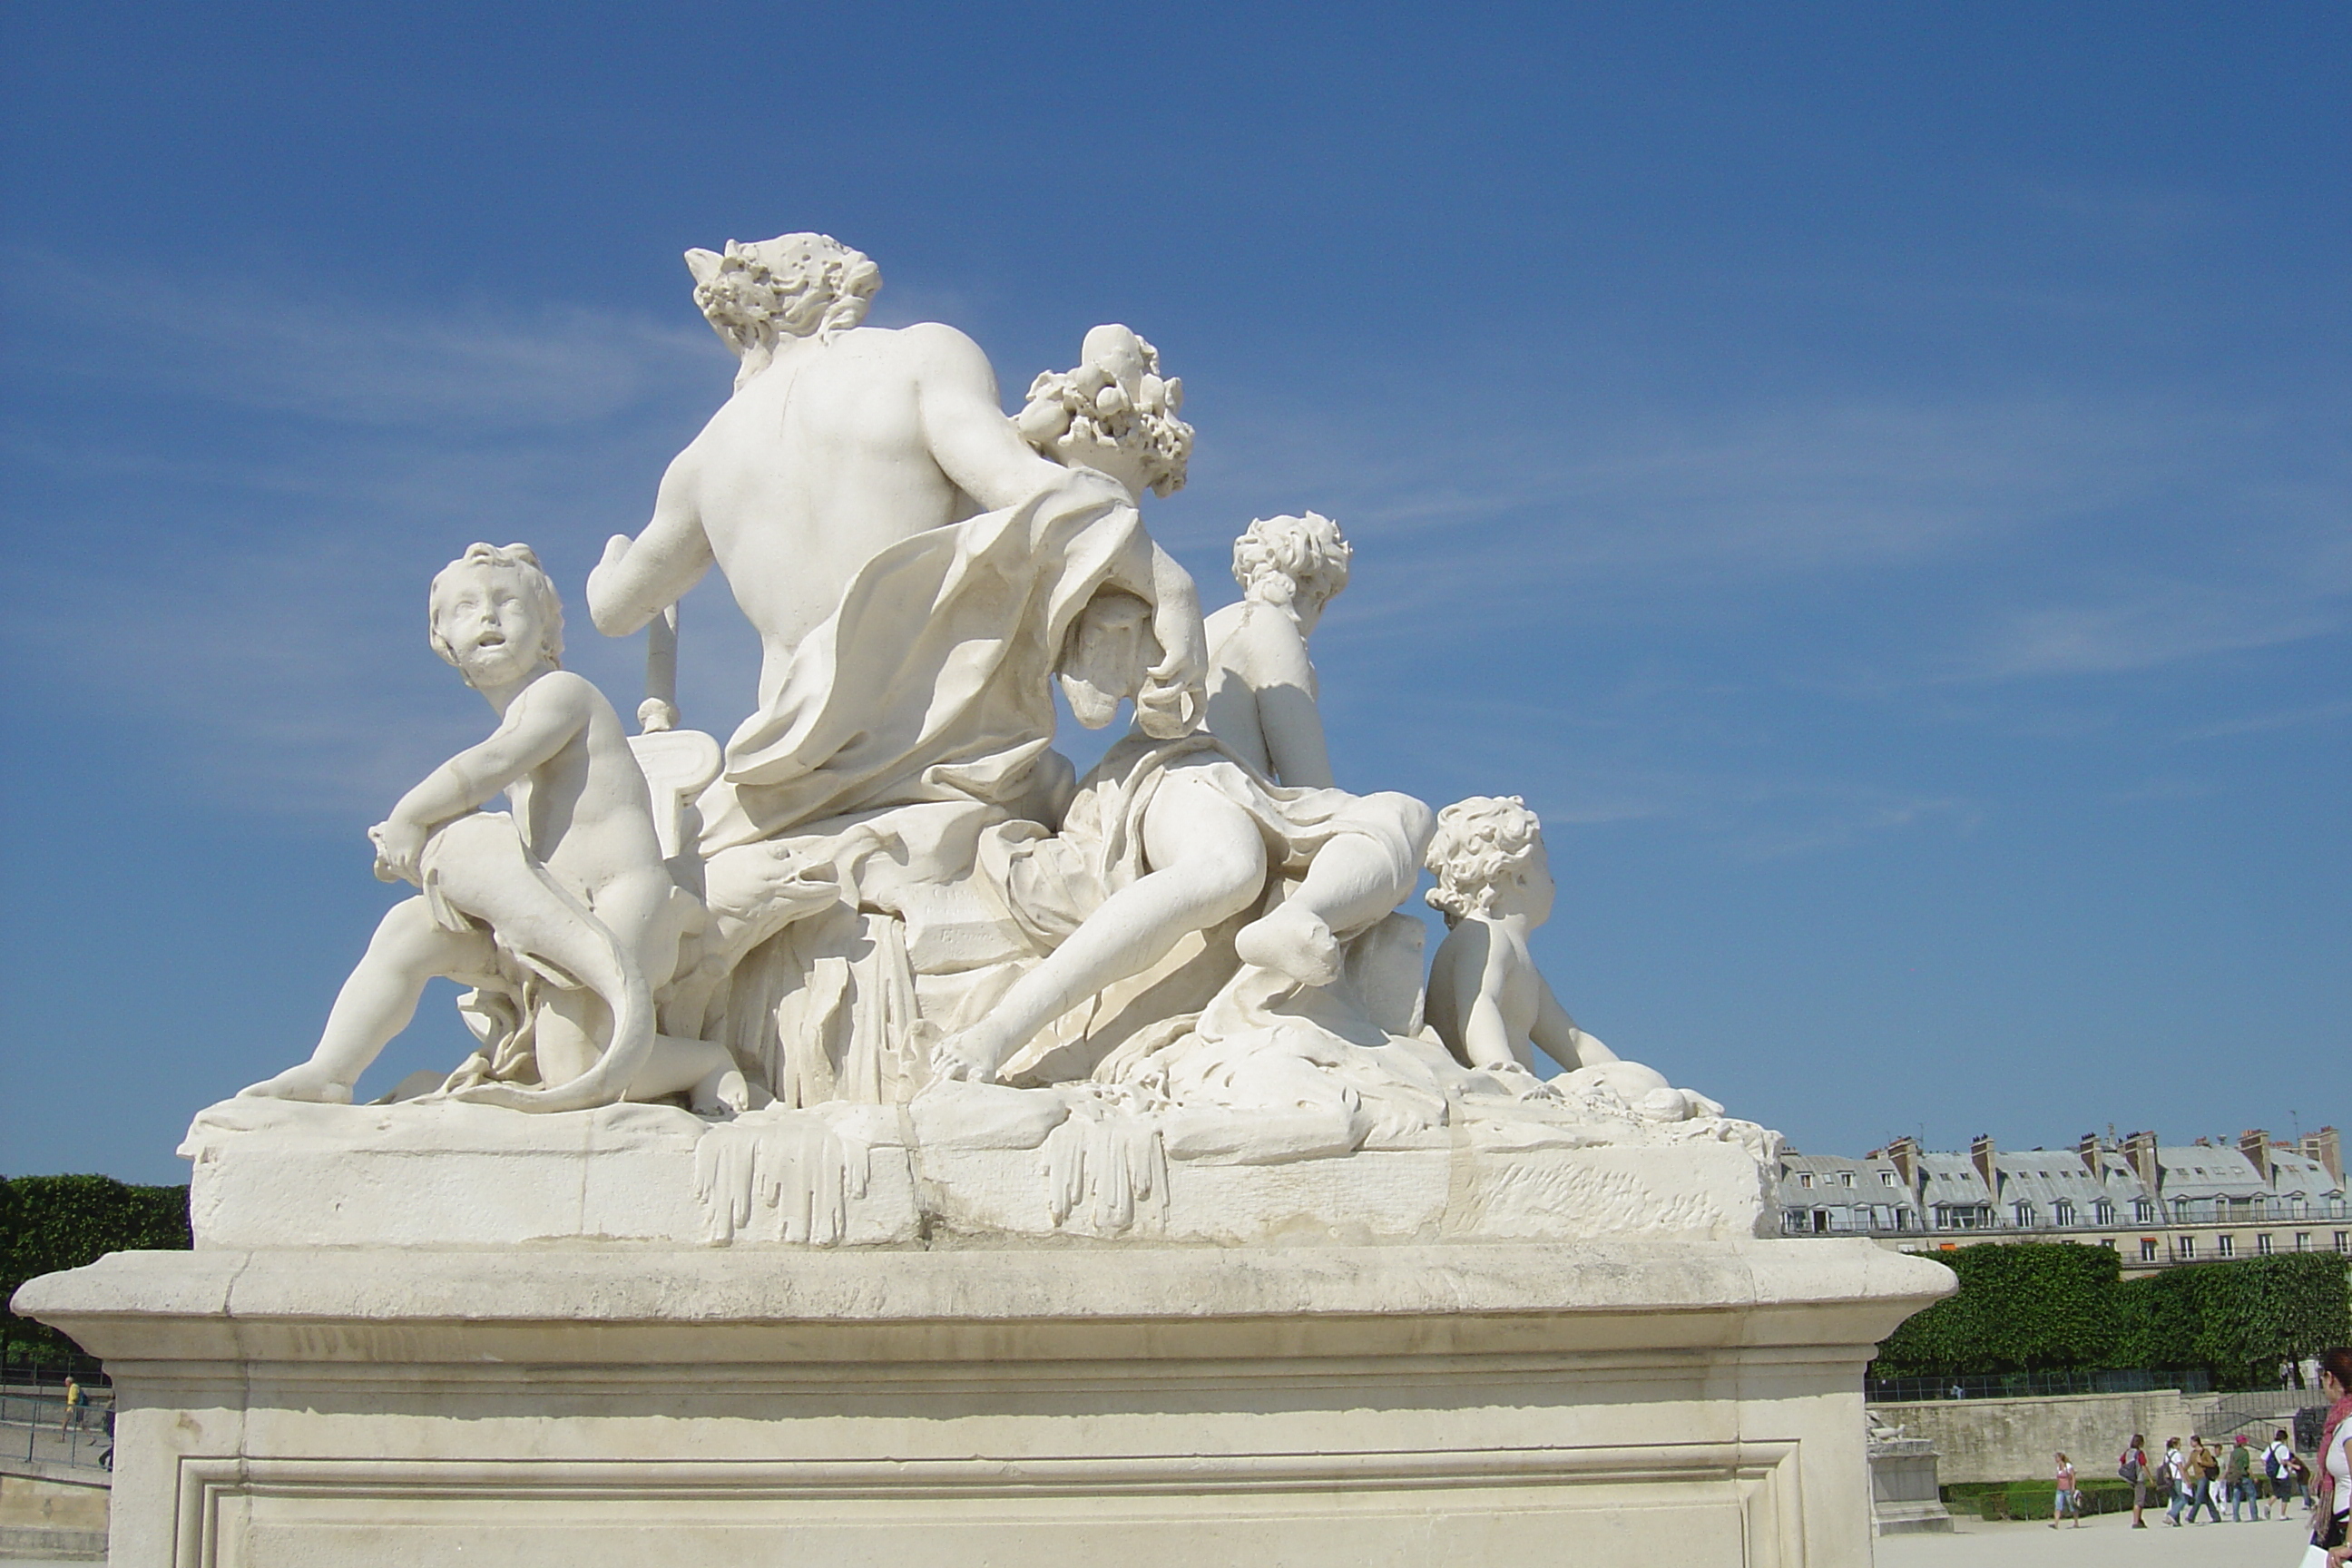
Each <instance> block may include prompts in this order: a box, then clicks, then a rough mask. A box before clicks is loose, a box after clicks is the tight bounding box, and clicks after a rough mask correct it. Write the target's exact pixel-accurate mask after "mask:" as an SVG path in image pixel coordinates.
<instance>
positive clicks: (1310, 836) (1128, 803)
mask: <svg viewBox="0 0 2352 1568" xmlns="http://www.w3.org/2000/svg"><path fill="white" fill-rule="evenodd" d="M1176 773H1181V774H1182V775H1183V776H1185V777H1187V778H1191V779H1196V780H1199V781H1201V782H1202V783H1205V784H1208V785H1209V786H1210V787H1212V788H1213V789H1214V790H1215V791H1216V792H1217V793H1218V794H1219V795H1223V796H1224V797H1225V798H1226V799H1227V800H1230V801H1232V802H1233V803H1234V805H1238V806H1240V807H1241V808H1242V810H1243V811H1244V812H1245V813H1246V814H1248V816H1249V817H1250V819H1251V820H1252V821H1253V822H1255V823H1256V824H1257V827H1258V832H1259V833H1260V834H1261V835H1262V836H1263V837H1264V838H1265V845H1266V859H1267V863H1268V866H1269V868H1271V869H1272V871H1273V873H1274V875H1275V877H1276V879H1277V882H1279V881H1280V880H1281V879H1295V878H1297V877H1302V876H1304V875H1305V874H1306V871H1307V865H1308V863H1309V862H1310V861H1312V860H1313V858H1315V854H1316V851H1318V850H1319V849H1321V848H1322V847H1323V846H1324V845H1326V844H1328V843H1329V842H1330V841H1331V840H1332V838H1334V837H1337V836H1338V835H1339V834H1342V833H1351V834H1356V835H1360V837H1365V838H1368V839H1370V841H1371V842H1373V843H1374V844H1376V845H1378V846H1379V847H1381V850H1382V851H1383V852H1384V853H1385V854H1386V855H1387V856H1388V858H1389V859H1390V861H1391V865H1392V867H1393V868H1394V874H1395V875H1396V877H1397V878H1398V879H1399V880H1401V881H1402V882H1404V883H1407V884H1409V883H1410V882H1411V881H1412V876H1413V873H1414V872H1415V871H1417V870H1418V869H1419V868H1420V866H1421V856H1422V851H1423V849H1425V848H1426V847H1427V834H1426V832H1425V830H1424V831H1417V830H1416V826H1415V824H1414V822H1413V821H1412V813H1411V812H1410V811H1400V810H1399V809H1397V805H1398V803H1399V801H1400V799H1401V797H1398V796H1393V795H1349V793H1347V792H1346V791H1345V790H1339V789H1291V788H1286V787H1284V786H1282V785H1280V784H1267V783H1266V782H1265V780H1263V779H1261V778H1259V777H1258V776H1257V775H1256V774H1255V773H1252V772H1251V771H1250V768H1249V765H1248V764H1247V763H1244V762H1243V761H1242V760H1241V759H1240V758H1239V757H1237V756H1235V755H1234V753H1233V752H1232V751H1231V750H1230V749H1228V748H1227V747H1226V746H1225V744H1224V743H1223V742H1221V741H1219V740H1218V739H1217V738H1216V737H1215V736H1213V735H1212V734H1210V733H1209V732H1208V731H1205V730H1203V731H1194V732H1193V733H1192V734H1190V735H1185V736H1182V737H1181V738H1179V739H1176V740H1173V741H1159V740H1154V739H1152V738H1151V737H1150V736H1148V735H1144V734H1140V733H1130V734H1129V735H1127V736H1126V737H1125V738H1123V739H1121V740H1120V741H1119V742H1118V744H1116V745H1114V746H1113V747H1111V749H1110V750H1109V752H1107V753H1106V754H1105V755H1104V757H1103V759H1102V761H1101V762H1099V763H1097V764H1095V766H1094V767H1093V768H1092V769H1090V770H1089V771H1088V772H1087V776H1086V777H1085V779H1083V780H1082V781H1080V783H1079V784H1078V790H1077V795H1076V797H1075V798H1073V799H1072V801H1071V802H1070V805H1069V807H1068V809H1067V810H1066V812H1065V813H1064V815H1063V817H1062V828H1061V832H1060V833H1059V834H1057V835H1054V836H1052V837H1048V836H1047V835H1046V834H1045V831H1044V830H1043V829H1041V828H1037V827H1034V826H1032V825H1030V824H1028V823H1024V822H1009V823H1004V824H1001V825H999V826H994V827H991V828H990V829H988V830H987V831H986V832H985V833H983V834H982V837H981V841H980V864H979V869H980V871H981V873H982V887H983V888H985V889H987V891H988V892H989V893H991V894H992V895H993V896H994V897H995V899H996V900H998V902H999V903H1000V904H1001V906H1002V907H1003V910H1004V912H1005V913H1006V915H1008V916H1009V917H1010V918H1011V919H1012V920H1013V921H1014V922H1016V923H1017V924H1018V925H1019V926H1020V927H1021V929H1022V931H1023V932H1024V934H1025V935H1026V936H1027V937H1028V938H1029V940H1030V941H1031V942H1033V943H1034V944H1035V946H1036V948H1037V950H1038V951H1039V952H1052V951H1053V950H1054V949H1055V948H1056V947H1058V946H1060V945H1061V943H1062V942H1064V941H1065V940H1066V939H1067V938H1068V936H1069V934H1070V933H1071V932H1072V931H1076V929H1077V927H1078V924H1079V922H1080V921H1084V920H1085V919H1086V918H1087V916H1088V915H1090V914H1092V913H1094V911H1095V910H1097V909H1099V908H1100V907H1101V906H1102V903H1103V900H1106V899H1108V897H1110V895H1111V894H1113V893H1115V892H1117V891H1118V889H1121V888H1124V887H1126V886H1127V885H1128V884H1129V883H1130V882H1132V881H1134V880H1135V879H1137V878H1139V877H1140V876H1142V875H1143V874H1144V871H1145V865H1144V853H1143V817H1144V813H1145V812H1146V811H1148V810H1149V809H1150V805H1151V800H1152V797H1153V796H1154V795H1157V794H1158V793H1159V790H1160V785H1161V784H1163V783H1165V782H1166V781H1167V780H1168V779H1169V778H1170V777H1171V775H1173V774H1176ZM1423 815H1425V813H1423Z"/></svg>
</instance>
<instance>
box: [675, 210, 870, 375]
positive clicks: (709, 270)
mask: <svg viewBox="0 0 2352 1568" xmlns="http://www.w3.org/2000/svg"><path fill="white" fill-rule="evenodd" d="M688 263H689V265H691V266H694V267H695V285H694V303H695V306H696V308H697V309H698V310H701V312H702V315H703V319H704V320H705V321H709V323H710V324H711V326H712V327H713V328H714V329H716V331H718V333H719V336H720V337H722V338H724V339H726V340H727V343H728V346H729V347H730V348H732V349H733V350H734V351H735V352H736V353H739V354H741V353H745V352H746V351H747V350H749V349H751V348H752V347H754V346H757V345H761V344H766V345H769V346H772V345H773V344H774V342H775V341H776V339H777V338H778V337H793V338H804V337H808V336H810V335H812V334H814V335H815V336H816V337H817V338H819V339H820V340H822V341H824V342H832V341H833V339H834V338H835V336H836V335H837V334H839V333H842V332H845V331H848V330H849V329H850V328H852V327H854V326H856V325H857V324H858V323H859V322H860V321H864V320H865V319H866V308H867V307H868V306H870V305H872V304H873V302H874V294H875V291H876V290H877V289H880V288H881V287H882V269H881V268H879V267H877V266H876V265H875V264H874V260H873V258H871V257H869V256H867V255H866V254H865V253H864V252H863V251H858V250H852V249H851V248H850V247H848V246H845V245H844V244H842V243H841V241H839V240H837V239H835V238H834V237H833V236H831V235H829V234H780V235H778V236H777V237H775V238H773V239H762V240H758V241H755V242H753V243H751V244H750V245H746V244H744V243H742V242H741V241H740V240H733V239H730V240H729V241H728V242H727V248H726V250H725V251H724V252H723V253H721V254H719V255H717V256H713V255H712V254H711V253H710V252H709V251H706V250H698V251H691V252H689V253H688Z"/></svg>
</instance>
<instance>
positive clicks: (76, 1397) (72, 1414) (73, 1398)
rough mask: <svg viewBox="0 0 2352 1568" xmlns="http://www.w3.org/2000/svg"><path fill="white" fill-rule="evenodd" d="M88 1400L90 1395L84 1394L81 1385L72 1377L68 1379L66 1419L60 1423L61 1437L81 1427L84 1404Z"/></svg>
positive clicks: (59, 1433)
mask: <svg viewBox="0 0 2352 1568" xmlns="http://www.w3.org/2000/svg"><path fill="white" fill-rule="evenodd" d="M87 1398H89V1395H88V1394H84V1393H82V1391H81V1384H80V1383H79V1382H78V1381H77V1380H75V1379H74V1378H72V1377H68V1378H67V1379H66V1411H65V1418H64V1419H63V1420H61V1421H59V1422H58V1435H59V1436H64V1435H65V1434H66V1433H68V1432H70V1431H72V1430H73V1429H74V1428H75V1427H77V1426H80V1425H81V1412H82V1402H83V1401H84V1400H85V1399H87Z"/></svg>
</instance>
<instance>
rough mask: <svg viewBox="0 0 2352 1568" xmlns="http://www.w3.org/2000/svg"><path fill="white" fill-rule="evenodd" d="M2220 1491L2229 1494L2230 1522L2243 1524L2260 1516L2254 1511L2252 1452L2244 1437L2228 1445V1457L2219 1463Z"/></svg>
mask: <svg viewBox="0 0 2352 1568" xmlns="http://www.w3.org/2000/svg"><path fill="white" fill-rule="evenodd" d="M2221 1489H2222V1490H2224V1491H2226V1492H2228V1493H2229V1494H2230V1522H2231V1524H2244V1523H2247V1522H2248V1521H2252V1520H2256V1519H2260V1518H2261V1517H2262V1515H2260V1514H2258V1513H2256V1512H2255V1511H2254V1451H2253V1450H2252V1448H2249V1447H2246V1435H2245V1434H2244V1433H2243V1432H2241V1433H2239V1434H2238V1440H2237V1441H2236V1442H2234V1443H2232V1444H2231V1445H2230V1452H2229V1457H2228V1458H2224V1459H2223V1460H2222V1461H2221Z"/></svg>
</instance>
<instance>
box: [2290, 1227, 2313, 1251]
mask: <svg viewBox="0 0 2352 1568" xmlns="http://www.w3.org/2000/svg"><path fill="white" fill-rule="evenodd" d="M2294 1249H2295V1250H2296V1251H2297V1252H2309V1251H2310V1250H2311V1232H2309V1231H2307V1230H2298V1231H2296V1232H2295V1233H2294Z"/></svg>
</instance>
